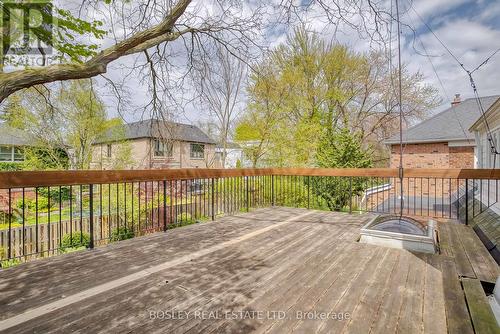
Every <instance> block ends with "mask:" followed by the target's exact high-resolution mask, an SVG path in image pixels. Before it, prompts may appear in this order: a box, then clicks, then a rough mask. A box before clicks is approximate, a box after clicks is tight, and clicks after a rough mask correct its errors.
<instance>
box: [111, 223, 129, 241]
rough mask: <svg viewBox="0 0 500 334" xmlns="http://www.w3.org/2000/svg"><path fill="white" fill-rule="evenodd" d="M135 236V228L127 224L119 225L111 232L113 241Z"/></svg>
mask: <svg viewBox="0 0 500 334" xmlns="http://www.w3.org/2000/svg"><path fill="white" fill-rule="evenodd" d="M134 236H135V233H134V230H132V229H130V228H127V227H125V226H122V227H118V228H116V229H114V230H113V231H112V232H111V241H120V240H127V239H132V238H133V237H134Z"/></svg>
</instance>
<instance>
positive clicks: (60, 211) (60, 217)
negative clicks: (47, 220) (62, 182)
mask: <svg viewBox="0 0 500 334" xmlns="http://www.w3.org/2000/svg"><path fill="white" fill-rule="evenodd" d="M58 239H59V245H58V249H59V248H61V245H62V187H61V186H59V233H58ZM54 248H55V247H54Z"/></svg>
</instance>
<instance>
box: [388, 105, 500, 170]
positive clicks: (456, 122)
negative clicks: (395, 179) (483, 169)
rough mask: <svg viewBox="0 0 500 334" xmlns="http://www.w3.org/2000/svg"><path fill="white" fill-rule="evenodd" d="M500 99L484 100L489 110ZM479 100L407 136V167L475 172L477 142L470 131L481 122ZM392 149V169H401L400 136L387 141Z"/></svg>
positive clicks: (454, 107) (453, 108)
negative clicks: (472, 169) (470, 169)
mask: <svg viewBox="0 0 500 334" xmlns="http://www.w3.org/2000/svg"><path fill="white" fill-rule="evenodd" d="M499 97H500V96H498V95H496V96H487V97H482V98H481V103H482V104H483V107H484V108H485V110H486V109H488V108H489V107H490V106H491V105H492V104H493V103H494V102H495V101H497V100H498V98H499ZM479 116H480V113H479V110H478V106H477V102H476V100H475V99H473V98H471V99H466V100H464V101H461V100H460V96H459V95H457V96H456V97H455V100H454V101H453V102H452V105H451V106H450V107H449V108H448V109H446V110H444V111H442V112H440V113H439V114H437V115H435V116H433V117H431V118H429V119H427V120H425V121H423V122H421V123H419V124H417V125H415V126H413V127H410V128H408V129H407V130H406V131H404V132H403V167H405V168H474V167H475V166H476V163H475V159H474V150H475V147H476V140H475V136H474V134H473V133H472V132H471V131H469V128H470V127H471V126H472V125H473V124H474V122H475V121H476V120H477V119H478V118H479ZM385 143H386V144H387V145H389V146H390V149H391V160H390V167H391V168H397V167H398V166H399V135H394V136H392V137H391V138H389V139H388V140H386V141H385Z"/></svg>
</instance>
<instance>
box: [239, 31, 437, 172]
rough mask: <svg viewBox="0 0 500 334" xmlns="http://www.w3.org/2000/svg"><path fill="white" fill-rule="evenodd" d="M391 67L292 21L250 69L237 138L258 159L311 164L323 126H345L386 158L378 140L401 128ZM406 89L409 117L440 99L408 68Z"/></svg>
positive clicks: (333, 128)
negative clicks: (283, 38)
mask: <svg viewBox="0 0 500 334" xmlns="http://www.w3.org/2000/svg"><path fill="white" fill-rule="evenodd" d="M395 75H396V73H395V72H394V71H391V68H390V66H389V60H388V58H387V57H386V55H385V54H384V53H382V52H371V53H358V52H354V51H352V50H351V49H350V48H349V47H347V46H344V45H340V44H326V43H324V42H323V41H322V40H321V39H319V38H318V37H317V36H316V35H315V34H312V33H309V32H308V31H307V30H306V29H305V28H300V29H297V30H296V31H295V33H294V34H293V35H292V36H290V37H289V38H288V39H287V41H286V43H284V44H282V45H280V46H278V47H277V48H276V49H275V50H273V51H272V52H271V53H270V54H269V55H268V57H267V58H265V59H264V60H263V61H262V62H261V63H260V64H259V65H258V66H256V67H255V71H254V72H253V73H252V74H251V77H250V84H249V87H248V96H249V98H248V104H247V111H246V113H245V114H244V115H243V116H242V117H241V120H240V122H239V124H238V125H237V127H236V131H235V133H236V136H235V137H236V140H238V141H241V142H246V143H247V145H243V147H244V150H245V154H246V156H247V158H249V159H250V160H252V163H253V165H255V166H257V165H259V166H262V165H264V166H265V165H270V166H295V167H296V166H316V165H317V161H316V158H317V156H316V151H317V150H318V145H319V144H320V138H321V133H323V132H324V131H333V132H335V131H338V130H339V129H343V128H346V129H349V131H351V132H353V133H356V134H358V135H359V136H360V137H361V140H362V142H363V144H364V145H365V146H367V145H368V144H370V145H371V146H372V148H373V150H374V152H373V155H374V156H375V158H378V159H380V158H383V157H384V155H385V156H386V155H387V153H386V148H385V147H384V146H383V145H382V144H380V143H381V142H382V141H383V139H385V138H387V137H389V136H390V135H392V134H393V133H395V132H396V131H397V129H398V121H397V120H398V112H397V111H398V110H397V98H396V94H395V93H394V90H393V87H392V82H393V80H394V78H395ZM403 94H404V101H405V104H404V106H403V110H404V113H405V118H406V119H407V120H408V121H413V120H416V119H421V118H422V117H424V116H425V115H426V112H427V111H428V110H430V109H431V108H433V107H434V106H436V104H437V103H438V98H437V96H438V95H437V91H436V90H435V89H434V88H432V87H429V86H426V85H424V84H423V77H422V75H421V74H420V73H410V72H409V71H408V70H407V68H404V69H403Z"/></svg>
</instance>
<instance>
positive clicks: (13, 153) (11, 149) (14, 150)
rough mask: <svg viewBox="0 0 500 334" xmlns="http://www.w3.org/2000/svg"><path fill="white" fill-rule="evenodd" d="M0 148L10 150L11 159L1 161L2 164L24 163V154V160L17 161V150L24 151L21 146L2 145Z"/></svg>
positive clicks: (23, 158)
mask: <svg viewBox="0 0 500 334" xmlns="http://www.w3.org/2000/svg"><path fill="white" fill-rule="evenodd" d="M0 147H7V148H9V149H10V159H9V160H0V162H23V161H24V160H25V159H26V157H25V155H24V152H23V157H22V159H16V154H15V153H16V149H22V147H21V146H11V145H0Z"/></svg>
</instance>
